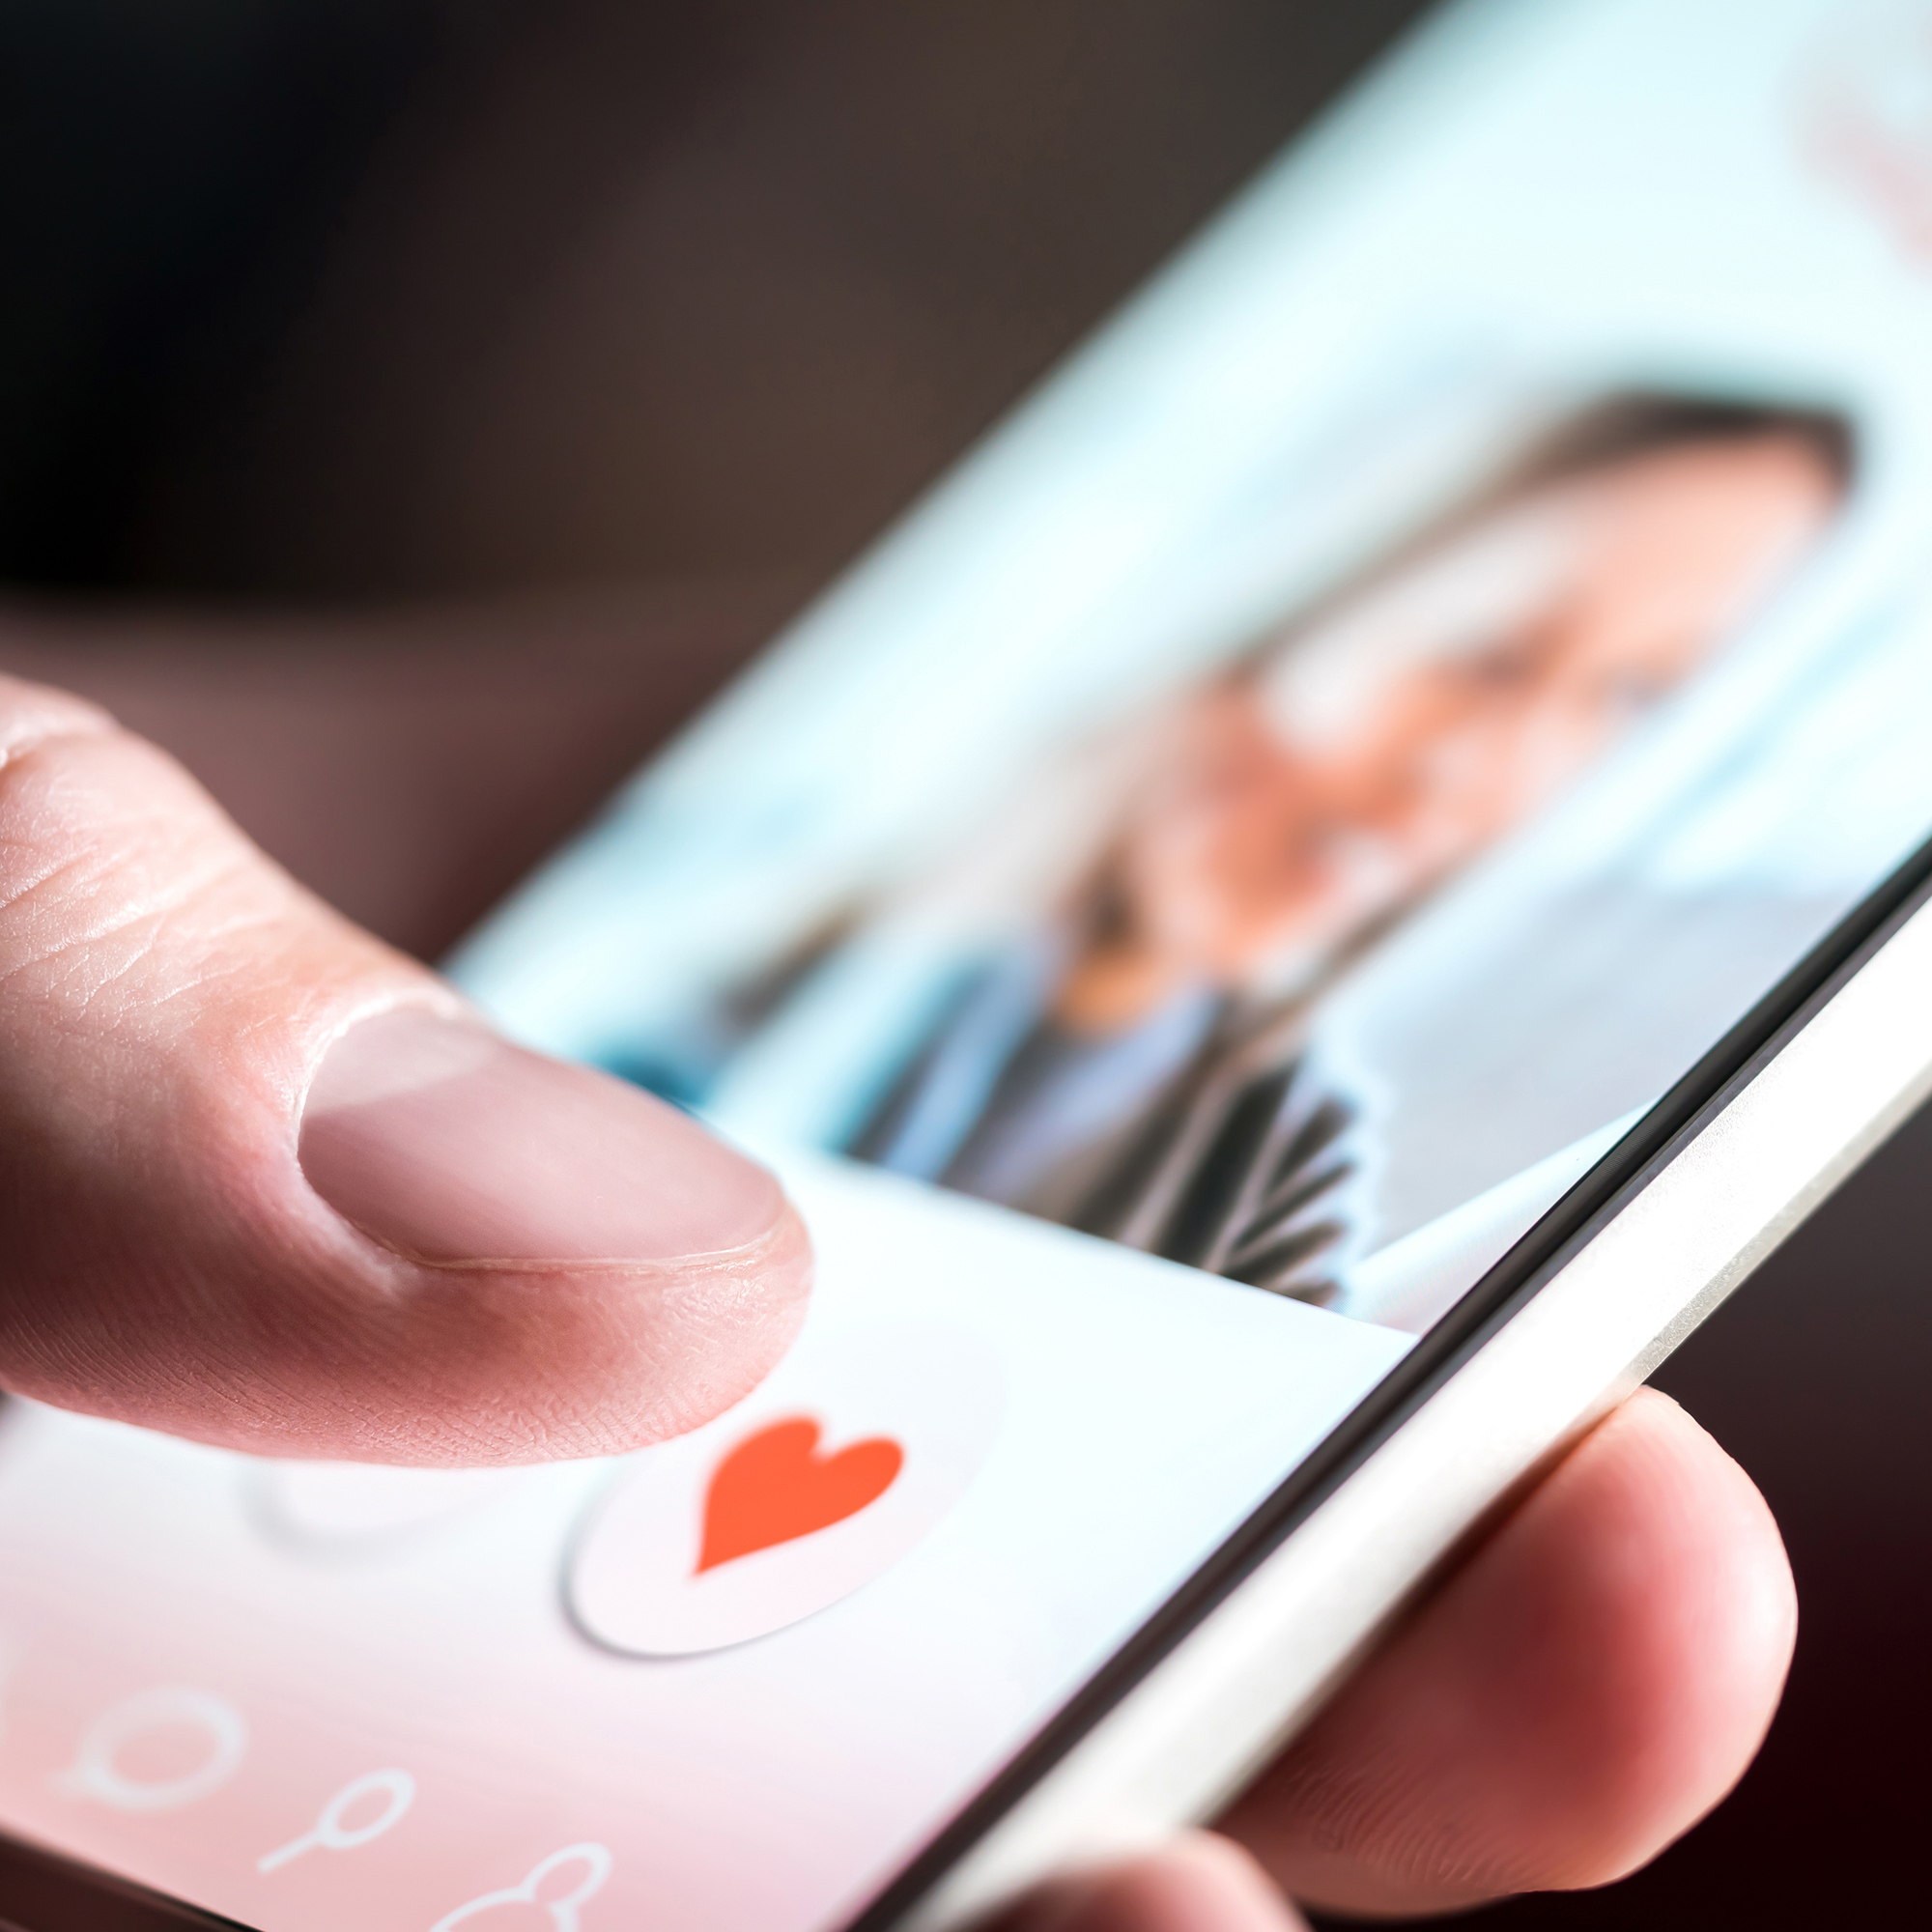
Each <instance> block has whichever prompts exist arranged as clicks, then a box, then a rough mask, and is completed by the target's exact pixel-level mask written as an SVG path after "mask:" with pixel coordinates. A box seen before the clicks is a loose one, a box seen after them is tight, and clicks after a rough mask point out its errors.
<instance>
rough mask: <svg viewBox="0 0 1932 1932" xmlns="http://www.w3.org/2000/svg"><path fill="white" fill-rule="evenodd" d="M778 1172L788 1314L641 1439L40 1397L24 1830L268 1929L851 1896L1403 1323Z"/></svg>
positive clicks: (744, 1907)
mask: <svg viewBox="0 0 1932 1932" xmlns="http://www.w3.org/2000/svg"><path fill="white" fill-rule="evenodd" d="M786 1179H787V1181H788V1183H789V1185H790V1186H791V1188H792V1190H793V1193H794V1196H795V1198H796V1199H797V1200H798V1201H799V1203H800V1205H801V1208H802V1209H803V1211H804V1212H805V1213H806V1214H807V1216H808V1218H809V1219H810V1224H811V1227H812V1231H813V1235H814V1237H815V1239H816V1241H817V1245H818V1252H819V1264H820V1269H821V1286H820V1288H819V1291H818V1294H817V1298H816V1301H815V1304H814V1306H813V1308H812V1311H811V1314H810V1318H809V1321H808V1323H807V1327H806V1330H805V1332H804V1334H803V1336H802V1337H801V1339H800V1341H799V1343H798V1344H797V1346H796V1347H795V1348H794V1350H792V1352H791V1354H790V1355H789V1356H788V1357H787V1358H786V1360H785V1362H784V1363H783V1364H782V1366H781V1368H780V1369H779V1370H778V1371H777V1373H776V1374H774V1375H773V1376H772V1377H771V1378H770V1379H769V1380H768V1381H767V1382H766V1383H765V1384H764V1385H763V1386H762V1387H760V1388H759V1389H758V1390H756V1391H755V1392H754V1393H753V1395H752V1396H750V1397H749V1398H747V1399H746V1400H745V1401H744V1402H743V1403H741V1404H739V1405H738V1406H737V1407H735V1408H733V1409H731V1410H730V1411H728V1412H727V1413H726V1414H725V1415H722V1416H720V1417H718V1418H717V1419H716V1420H715V1421H713V1422H712V1423H710V1424H709V1425H707V1426H706V1427H705V1428H703V1429H700V1430H698V1431H696V1432H695V1433H694V1434H692V1435H688V1436H685V1437H683V1438H682V1439H680V1440H677V1441H674V1442H670V1443H667V1444H664V1445H662V1446H661V1447H658V1448H654V1449H649V1450H645V1451H643V1452H641V1453H639V1454H638V1455H635V1456H631V1457H626V1458H621V1459H617V1460H615V1461H611V1462H605V1463H594V1464H575V1465H563V1466H549V1467H539V1468H532V1469H526V1470H509V1471H503V1470H493V1471H488V1472H466V1471H452V1472H441V1471H432V1470H413V1469H412V1470H379V1469H370V1468H348V1467H341V1466H334V1467H330V1466H327V1465H303V1464H275V1463H252V1462H250V1461H248V1460H247V1459H245V1458H240V1457H236V1456H232V1455H229V1454H225V1453H222V1452H218V1451H213V1450H208V1449H202V1448H199V1447H195V1446H192V1445H188V1444H185V1443H173V1442H165V1441H160V1440H156V1439H154V1438H149V1437H146V1436H143V1435H140V1434H139V1433H137V1432H134V1431H131V1430H128V1429H125V1428H122V1427H120V1426H118V1425H113V1424H105V1423H90V1422H85V1421H81V1420H78V1419H76V1418H73V1417H70V1416H65V1415H60V1414H56V1413H53V1412H50V1411H42V1410H38V1409H24V1408H20V1407H16V1408H15V1409H14V1410H13V1411H11V1412H10V1413H9V1414H8V1418H7V1422H6V1426H5V1434H4V1435H0V1524H4V1535H5V1544H6V1549H7V1570H6V1573H5V1577H4V1581H0V1632H4V1635H5V1640H6V1643H7V1646H8V1650H7V1654H8V1656H9V1657H11V1658H12V1659H14V1670H13V1671H12V1673H11V1675H10V1677H9V1679H8V1681H7V1685H6V1689H5V1691H4V1695H0V1714H4V1722H5V1732H4V1735H3V1736H0V1816H4V1817H5V1819H6V1821H7V1824H8V1826H9V1827H10V1829H12V1830H14V1831H16V1832H23V1833H27V1834H28V1835H30V1836H31V1837H34V1838H36V1839H39V1840H41V1841H43V1842H44V1843H47V1844H50V1845H53V1846H56V1847H59V1848H61V1849H62V1850H65V1851H68V1852H71V1853H74V1854H77V1855H79V1856H81V1857H83V1858H87V1859H90V1860H93V1861H98V1862H99V1863H102V1864H105V1865H108V1866H110V1867H112V1868H113V1869H116V1870H118V1871H121V1872H124V1873H128V1874H129V1875H132V1876H134V1877H136V1878H139V1879H142V1880H145V1881H147V1882H148V1883H150V1884H154V1885H157V1886H164V1887H166V1888H168V1889H172V1890H175V1891H177V1892H178V1893H181V1894H184V1895H185V1896H187V1897H189V1898H191V1899H193V1900H195V1901H196V1902H198V1903H201V1904H203V1905H207V1906H211V1907H213V1909H215V1910H217V1911H219V1912H222V1913H224V1914H227V1915H230V1916H232V1917H233V1918H238V1919H240V1920H241V1922H242V1923H244V1924H250V1925H260V1926H265V1927H270V1928H274V1932H282V1928H288V1929H289V1932H340V1928H341V1927H342V1926H344V1925H348V1924H354V1925H357V1926H365V1925H366V1926H369V1927H372V1928H376V1927H387V1926H395V1927H398V1928H416V1929H417V1932H429V1928H431V1927H443V1926H454V1925H457V1924H464V1925H469V1924H471V1923H474V1924H476V1925H477V1926H478V1927H479V1932H483V1928H488V1932H497V1928H498V1927H500V1928H501V1932H513V1928H514V1929H515V1932H521V1928H523V1927H526V1926H529V1927H540V1926H543V1925H545V1924H546V1923H554V1924H556V1925H563V1926H569V1925H576V1924H578V1923H580V1922H581V1923H582V1926H583V1927H585V1928H586V1932H596V1928H598V1927H600V1926H615V1927H627V1926H638V1925H653V1924H667V1925H716V1926H721V1927H743V1928H745V1932H772V1928H778V1927H788V1926H795V1927H799V1928H801V1932H802V1929H803V1928H806V1927H810V1926H820V1925H831V1924H836V1923H837V1922H838V1919H839V1918H840V1917H841V1916H842V1915H843V1914H845V1913H846V1912H848V1911H849V1910H850V1909H852V1908H854V1907H855V1906H856V1905H857V1904H859V1903H860V1902H862V1896H863V1894H864V1892H865V1891H866V1890H867V1889H868V1888H870V1887H873V1886H876V1885H877V1884H878V1883H879V1882H881V1881H882V1880H883V1879H884V1878H885V1877H887V1876H888V1875H889V1874H890V1871H891V1869H892V1867H893V1866H894V1865H895V1864H896V1863H897V1862H899V1861H902V1860H903V1859H904V1858H905V1857H906V1856H908V1855H909V1854H910V1853H911V1852H912V1851H913V1850H914V1849H916V1847H917V1846H918V1844H919V1842H920V1841H921V1840H922V1838H923V1836H925V1835H926V1834H927V1833H929V1832H930V1831H931V1829H932V1827H933V1825H934V1823H935V1822H936V1821H937V1820H939V1819H940V1818H942V1817H943V1816H944V1815H945V1814H946V1813H947V1812H948V1811H950V1810H951V1809H952V1808H954V1807H955V1806H956V1805H957V1804H959V1803H960V1802H961V1801H962V1800H963V1799H964V1798H966V1797H967V1796H968V1795H970V1793H971V1791H972V1790H973V1789H974V1788H975V1787H976V1786H977V1785H978V1784H979V1783H980V1782H981V1781H983V1780H984V1778H985V1777H986V1776H989V1775H990V1774H991V1773H992V1772H993V1771H995V1770H996V1769H997V1768H998V1767H999V1765H1000V1763H1001V1762H1002V1761H1003V1760H1004V1758H1005V1757H1006V1756H1007V1754H1008V1753H1009V1751H1010V1749H1011V1748H1012V1745H1013V1742H1014V1740H1015V1739H1016V1738H1018V1737H1023V1736H1025V1735H1026V1734H1027V1733H1028V1732H1030V1731H1031V1730H1033V1729H1034V1728H1036V1727H1037V1725H1038V1724H1039V1722H1040V1721H1041V1720H1042V1719H1044V1718H1045V1717H1046V1716H1047V1715H1048V1714H1049V1712H1050V1711H1051V1709H1052V1708H1053V1706H1054V1704H1055V1703H1056V1702H1057V1701H1058V1699H1059V1698H1060V1697H1062V1696H1064V1695H1065V1691H1066V1690H1068V1689H1070V1688H1071V1687H1072V1686H1073V1685H1074V1684H1077V1683H1078V1682H1079V1681H1080V1679H1081V1677H1083V1676H1084V1675H1085V1674H1087V1673H1088V1672H1089V1671H1091V1670H1092V1669H1093V1668H1094V1666H1095V1665H1096V1664H1097V1663H1098V1662H1101V1661H1102V1660H1103V1659H1104V1658H1105V1657H1106V1656H1107V1654H1108V1653H1109V1651H1110V1650H1111V1649H1112V1648H1113V1647H1114V1646H1115V1645H1116V1644H1117V1643H1118V1642H1119V1641H1120V1640H1121V1639H1122V1637H1123V1636H1125V1635H1126V1634H1128V1633H1129V1632H1130V1631H1131V1630H1132V1628H1133V1627H1134V1626H1135V1624H1136V1623H1137V1622H1138V1621H1140V1620H1141V1619H1142V1618H1143V1617H1145V1616H1146V1615H1147V1613H1148V1612H1149V1611H1150V1610H1151V1609H1152V1608H1153V1607H1154V1606H1155V1605H1157V1604H1158V1603H1159V1601H1160V1600H1161V1598H1162V1597H1163V1596H1164V1595H1165V1594H1166V1593H1167V1591H1168V1590H1169V1589H1171V1588H1172V1586H1173V1582H1174V1579H1175V1577H1176V1575H1177V1574H1178V1573H1180V1574H1184V1572H1185V1570H1186V1569H1187V1568H1189V1567H1191V1566H1192V1565H1194V1564H1195V1563H1197V1562H1199V1561H1200V1560H1201V1559H1202V1558H1204V1557H1205V1556H1206V1555H1207V1554H1208V1552H1209V1551H1210V1550H1211V1549H1212V1548H1213V1547H1214V1545H1215V1544H1216V1542H1217V1541H1218V1540H1219V1539H1220V1538H1222V1537H1223V1536H1225V1535H1226V1534H1227V1533H1228V1532H1229V1531H1230V1530H1231V1529H1233V1528H1234V1526H1235V1525H1236V1523H1237V1522H1238V1521H1239V1520H1240V1519H1241V1518H1242V1517H1243V1516H1244V1515H1245V1514H1246V1513H1247V1512H1248V1511H1249V1510H1250V1509H1252V1507H1253V1506H1254V1505H1255V1503H1256V1502H1257V1501H1258V1500H1259V1499H1260V1498H1261V1497H1262V1496H1263V1495H1264V1493H1265V1492H1266V1491H1267V1490H1268V1489H1269V1488H1270V1487H1272V1485H1273V1484H1274V1482H1275V1481H1277V1480H1278V1478H1279V1475H1280V1472H1281V1471H1282V1469H1283V1468H1285V1467H1287V1466H1289V1465H1291V1464H1292V1463H1293V1462H1295V1461H1296V1460H1298V1459H1299V1458H1300V1457H1301V1456H1303V1455H1305V1454H1306V1453H1307V1452H1308V1450H1309V1449H1310V1448H1312V1447H1313V1446H1314V1444H1315V1443H1316V1442H1317V1441H1319V1440H1320V1439H1321V1435H1323V1434H1324V1433H1325V1432H1326V1431H1327V1430H1328V1429H1329V1428H1331V1427H1332V1426H1333V1425H1334V1424H1335V1423H1336V1422H1337V1421H1338V1420H1339V1419H1340V1418H1341V1416H1342V1415H1343V1414H1344V1413H1345V1412H1346V1411H1347V1410H1348V1408H1349V1407H1350V1406H1352V1405H1353V1404H1354V1403H1355V1402H1356V1401H1357V1400H1359V1398H1360V1397H1361V1396H1362V1394H1364V1393H1365V1392H1366V1391H1367V1390H1368V1389H1369V1388H1370V1387H1371V1386H1373V1384H1374V1383H1375V1381H1376V1380H1377V1379H1378V1378H1379V1377H1380V1376H1381V1375H1382V1374H1383V1373H1385V1371H1386V1370H1387V1368H1388V1367H1389V1365H1390V1364H1391V1363H1392V1362H1393V1361H1395V1360H1396V1359H1397V1358H1398V1357H1399V1356H1400V1354H1401V1353H1402V1351H1403V1350H1404V1348H1405V1346H1406V1343H1405V1341H1404V1339H1403V1338H1402V1337H1400V1336H1397V1335H1394V1334H1391V1333H1388V1332H1385V1331H1381V1330H1377V1329H1373V1328H1369V1327H1366V1326H1364V1325H1362V1324H1360V1323H1355V1322H1350V1321H1344V1320H1342V1319H1341V1318H1339V1317H1337V1316H1333V1315H1329V1314H1326V1313H1324V1312H1322V1311H1321V1310H1319V1309H1312V1308H1304V1307H1297V1306H1293V1305H1283V1304H1280V1303H1277V1302H1275V1301H1274V1300H1272V1299H1271V1298H1269V1297H1266V1296H1262V1295H1257V1294H1255V1293H1253V1292H1252V1291H1251V1290H1247V1289H1242V1288H1239V1287H1236V1286H1235V1285H1232V1284H1228V1283H1223V1282H1217V1281H1212V1280H1209V1279H1207V1278H1196V1277H1193V1276H1191V1275H1189V1274H1188V1273H1187V1272H1186V1271H1185V1270H1183V1269H1180V1268H1179V1267H1177V1266H1175V1265H1174V1264H1171V1263H1167V1262H1162V1261H1158V1260H1153V1259H1150V1258H1148V1257H1145V1256H1139V1255H1129V1254H1123V1253H1119V1252H1117V1251H1114V1250H1112V1249H1109V1248H1107V1247H1104V1246H1102V1245H1101V1244H1100V1243H1098V1242H1094V1241H1091V1240H1087V1239H1083V1238H1082V1237H1080V1236H1075V1235H1070V1234H1066V1233H1065V1232H1064V1231H1062V1230H1059V1229H1054V1228H1048V1227H1039V1226H1034V1225H1031V1224H1029V1223H1026V1222H1023V1221H1021V1220H1019V1219H1018V1218H1017V1217H1014V1216H1010V1215H1007V1214H1004V1213H1002V1212H1000V1211H999V1210H997V1209H994V1208H987V1207H984V1206H982V1205H980V1204H979V1203H976V1202H971V1201H963V1200H962V1201H940V1202H935V1201H933V1200H932V1199H931V1198H930V1197H929V1196H928V1195H926V1194H925V1193H924V1192H923V1190H919V1189H916V1188H914V1187H912V1186H910V1185H908V1184H907V1183H905V1182H903V1181H900V1180H897V1179H893V1178H891V1177H887V1176H880V1175H875V1174H870V1173H867V1172H866V1171H864V1170H862V1169H841V1168H838V1167H834V1166H830V1165H824V1166H821V1165H820V1164H818V1163H815V1162H811V1161H807V1162H804V1163H800V1164H796V1165H794V1166H793V1167H791V1168H790V1169H789V1170H788V1171H787V1175H786ZM76 1519H81V1520H85V1521H86V1523H87V1525H88V1533H87V1535H86V1536H85V1537H84V1538H81V1539H76V1537H75V1535H74V1533H73V1525H74V1522H75V1520H76ZM513 1908H514V1909H513ZM545 1913H548V1914H549V1918H548V1919H546V1918H544V1917H543V1916H542V1915H543V1914H545ZM519 1914H521V1915H522V1916H521V1917H520V1916H518V1915H519Z"/></svg>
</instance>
